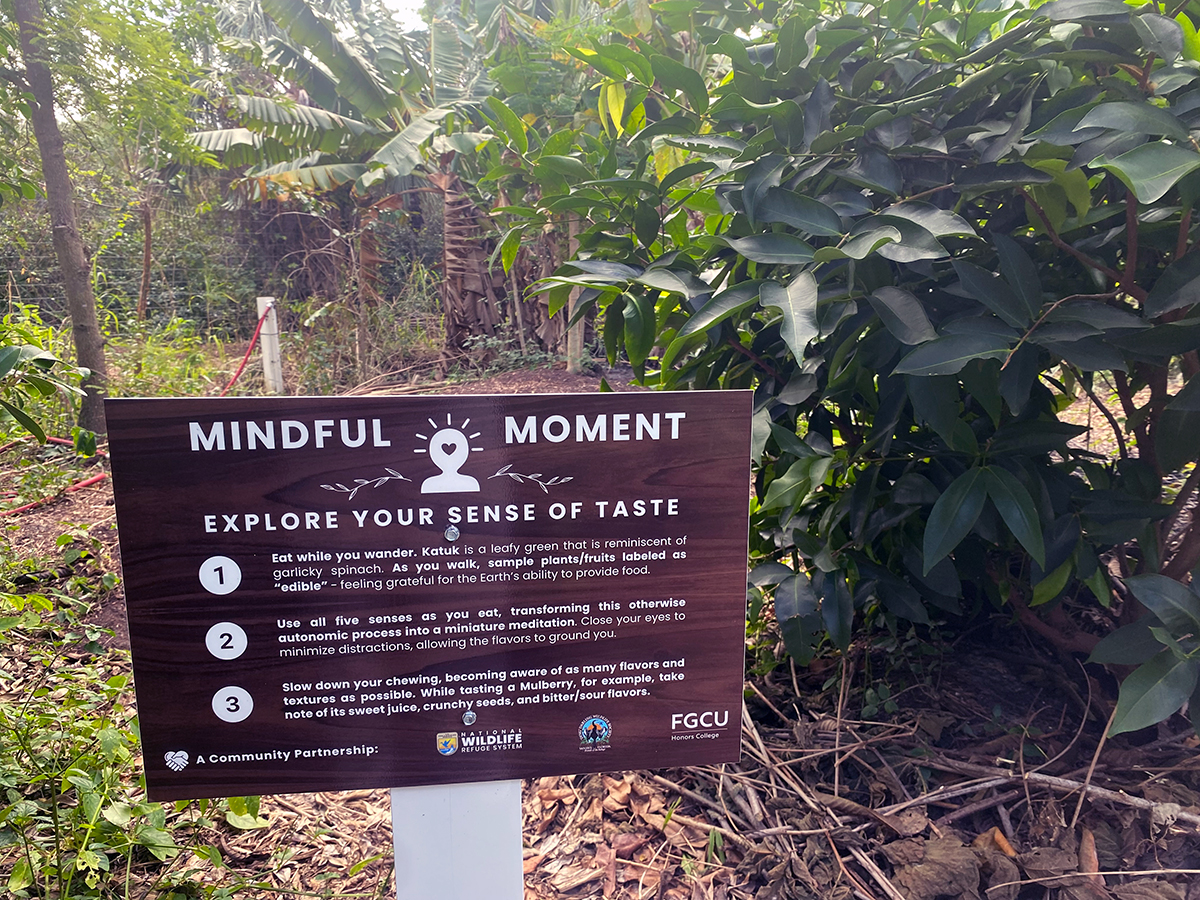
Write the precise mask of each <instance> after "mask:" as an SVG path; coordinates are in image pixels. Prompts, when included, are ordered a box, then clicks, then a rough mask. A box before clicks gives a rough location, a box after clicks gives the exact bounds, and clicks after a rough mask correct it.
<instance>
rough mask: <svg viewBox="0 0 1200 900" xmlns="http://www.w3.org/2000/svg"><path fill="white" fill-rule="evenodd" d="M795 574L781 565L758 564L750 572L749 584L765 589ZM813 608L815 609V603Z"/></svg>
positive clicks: (775, 563) (793, 570)
mask: <svg viewBox="0 0 1200 900" xmlns="http://www.w3.org/2000/svg"><path fill="white" fill-rule="evenodd" d="M795 574H796V570H795V569H789V568H788V567H787V566H785V565H783V564H782V563H777V562H766V563H760V564H759V565H757V566H755V567H754V568H753V569H751V570H750V578H749V582H750V584H752V585H754V586H755V587H765V586H766V585H768V584H781V583H782V582H784V581H786V580H787V579H788V578H791V577H792V576H794V575H795ZM813 608H814V609H815V608H816V605H815V603H814V605H813Z"/></svg>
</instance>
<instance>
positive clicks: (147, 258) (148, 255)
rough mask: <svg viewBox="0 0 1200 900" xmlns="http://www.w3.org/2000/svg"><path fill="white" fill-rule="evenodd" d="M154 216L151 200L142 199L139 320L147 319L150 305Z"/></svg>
mask: <svg viewBox="0 0 1200 900" xmlns="http://www.w3.org/2000/svg"><path fill="white" fill-rule="evenodd" d="M153 228H154V216H153V214H152V213H151V211H150V201H149V200H143V201H142V286H141V288H140V289H139V290H138V304H137V320H138V321H139V322H145V321H146V307H147V306H149V305H150V264H151V263H152V262H153V261H154V255H153V250H154V230H153Z"/></svg>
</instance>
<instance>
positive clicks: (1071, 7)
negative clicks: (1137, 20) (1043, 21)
mask: <svg viewBox="0 0 1200 900" xmlns="http://www.w3.org/2000/svg"><path fill="white" fill-rule="evenodd" d="M1037 12H1038V15H1042V16H1046V17H1047V18H1049V19H1050V20H1051V21H1052V22H1075V21H1079V20H1081V19H1082V20H1087V19H1099V20H1100V21H1107V20H1109V19H1123V18H1126V17H1128V15H1129V7H1128V6H1126V5H1125V3H1124V2H1123V0H1054V2H1052V3H1047V4H1045V5H1043V6H1039V7H1038V10H1037Z"/></svg>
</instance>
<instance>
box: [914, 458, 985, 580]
mask: <svg viewBox="0 0 1200 900" xmlns="http://www.w3.org/2000/svg"><path fill="white" fill-rule="evenodd" d="M987 484H988V479H987V477H986V476H985V474H984V471H983V469H981V468H978V467H976V468H972V469H968V470H967V471H966V472H964V473H963V474H962V475H960V476H958V478H956V479H955V480H954V481H953V482H952V483H951V485H950V487H948V488H947V489H946V491H945V493H943V494H942V496H941V497H939V498H938V501H937V503H935V504H934V505H933V509H931V510H930V511H929V520H928V521H927V522H926V523H925V538H924V546H923V548H922V553H923V556H924V568H923V570H922V573H923V574H925V575H928V574H929V572H930V571H931V570H932V569H933V567H934V566H935V565H937V564H938V563H939V562H940V561H941V560H942V559H944V558H945V557H947V556H949V555H950V553H951V552H953V550H954V548H955V547H957V546H958V545H959V544H960V543H962V540H963V538H965V537H966V536H967V534H969V533H970V531H971V529H972V528H974V527H975V522H976V521H977V520H978V519H979V514H980V513H981V512H983V504H984V501H986V500H987Z"/></svg>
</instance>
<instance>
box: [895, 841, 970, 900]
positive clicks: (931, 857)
mask: <svg viewBox="0 0 1200 900" xmlns="http://www.w3.org/2000/svg"><path fill="white" fill-rule="evenodd" d="M892 881H894V882H895V883H896V886H897V887H899V888H900V889H901V890H902V891H903V892H904V893H905V894H906V895H907V896H908V898H909V900H934V898H935V897H943V896H950V897H961V898H963V900H975V898H978V897H979V860H978V859H976V857H975V854H974V853H973V852H972V851H971V849H970V848H969V847H964V846H963V845H962V843H961V842H959V841H956V840H954V839H953V838H939V839H937V840H933V841H927V842H926V844H925V854H924V856H923V857H922V858H921V861H920V862H917V863H912V864H909V865H905V866H900V867H899V868H897V869H896V872H895V874H894V875H893V876H892Z"/></svg>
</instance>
